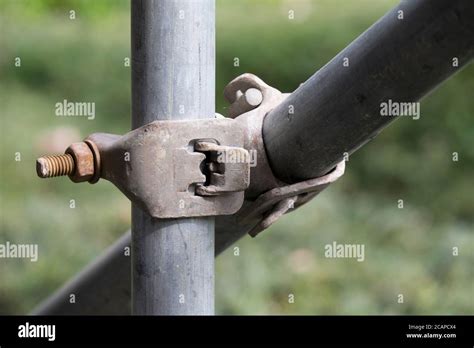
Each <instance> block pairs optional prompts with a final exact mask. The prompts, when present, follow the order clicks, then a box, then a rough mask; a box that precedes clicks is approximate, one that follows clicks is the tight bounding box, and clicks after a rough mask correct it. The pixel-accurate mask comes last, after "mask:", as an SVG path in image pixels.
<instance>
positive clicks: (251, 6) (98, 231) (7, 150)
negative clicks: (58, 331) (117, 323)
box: [0, 0, 474, 314]
mask: <svg viewBox="0 0 474 348" xmlns="http://www.w3.org/2000/svg"><path fill="white" fill-rule="evenodd" d="M395 3H396V1H394V0H390V1H380V0H362V1H342V0H337V1H334V0H317V1H316V0H315V1H303V0H295V1H259V2H255V1H249V0H246V1H223V0H221V1H218V2H217V57H216V58H217V93H216V94H217V97H216V104H217V111H218V112H221V113H225V107H226V104H225V102H224V100H223V97H222V92H221V91H222V89H223V87H224V86H225V84H226V83H227V82H229V81H230V80H231V79H233V78H234V77H236V76H238V75H239V74H241V73H244V72H252V73H255V74H257V75H259V76H260V77H261V78H262V79H264V80H265V81H266V82H267V83H269V84H270V85H273V86H275V87H277V88H279V89H280V90H282V91H292V90H294V89H295V88H296V87H297V86H298V85H299V83H301V82H303V81H304V80H305V79H307V78H308V77H309V76H310V75H311V74H312V73H313V72H314V71H316V70H317V69H319V68H320V67H322V66H323V65H324V64H325V63H326V62H327V61H328V60H330V59H331V58H332V57H333V56H334V55H335V54H336V53H337V52H338V51H340V50H341V49H342V48H343V47H345V46H346V45H347V44H348V43H349V42H351V41H352V40H353V39H354V38H356V37H357V36H358V35H359V34H360V33H362V32H363V31H364V30H365V29H366V28H367V27H368V26H369V25H370V24H372V23H373V22H374V21H375V20H376V19H377V18H379V17H380V16H381V15H382V14H383V13H384V12H385V11H386V10H388V9H389V8H390V7H391V6H393V5H394V4H395ZM71 9H73V10H75V11H76V19H75V20H71V19H69V11H70V10H71ZM0 10H1V14H0V23H1V36H0V47H2V52H1V56H0V76H1V84H0V98H1V99H0V103H1V110H2V116H1V122H2V123H1V142H0V144H1V151H0V161H1V174H0V175H1V176H0V187H1V191H0V192H1V196H0V204H1V225H0V226H1V227H0V243H4V242H5V241H7V240H8V241H10V242H12V243H38V244H39V253H40V254H39V260H38V262H36V263H32V262H29V261H26V260H15V259H10V260H8V259H0V313H2V314H13V313H16V314H17V313H26V312H28V311H29V310H31V309H32V308H33V307H34V305H35V304H37V303H38V302H39V301H40V300H41V299H42V298H44V297H45V296H47V295H48V294H49V293H51V292H52V291H53V290H54V289H56V288H57V287H58V286H60V285H61V284H62V283H63V282H64V281H65V280H67V279H68V278H69V277H71V276H73V275H74V274H75V273H77V272H78V271H79V270H80V269H82V268H83V266H84V265H86V264H87V263H88V262H89V261H90V260H92V259H93V258H94V257H96V256H97V255H98V254H99V253H100V251H101V250H103V249H104V248H105V247H106V246H108V245H109V244H110V243H111V242H112V241H113V240H114V239H116V238H117V237H118V236H120V235H121V234H122V233H123V232H124V231H125V230H126V229H127V228H128V226H129V224H130V218H129V203H128V201H127V199H125V198H124V197H123V196H122V194H121V193H119V192H118V190H116V189H115V188H114V187H113V186H112V185H111V184H110V183H108V182H100V183H98V184H97V185H94V186H90V185H88V184H81V185H73V184H71V183H70V182H69V180H68V179H66V178H60V179H57V180H50V181H48V180H43V181H42V180H40V179H38V178H36V175H35V171H34V161H35V159H36V157H38V156H39V155H41V154H43V152H46V150H47V149H48V147H47V146H46V145H45V142H46V140H49V141H51V139H53V138H54V139H56V138H59V140H57V141H56V142H57V143H58V144H63V143H64V144H63V145H55V146H56V147H57V148H58V151H61V150H60V148H61V146H64V145H66V144H67V142H69V141H77V140H80V139H82V138H83V137H84V136H86V135H88V134H90V133H92V132H95V131H106V132H111V133H125V132H126V131H127V130H128V129H129V127H130V68H129V67H127V66H124V59H125V58H126V57H130V44H129V38H130V25H129V4H128V2H127V1H122V0H121V1H111V0H102V1H92V0H74V1H57V0H41V1H12V0H3V1H1V2H0ZM290 10H293V11H294V16H295V19H294V20H289V19H288V14H289V12H288V11H290ZM15 57H20V58H21V67H19V68H18V67H15V66H14V58H15ZM236 57H237V58H239V63H240V66H238V67H236V66H234V58H236ZM473 86H474V67H473V66H469V67H466V68H465V69H464V70H463V71H462V73H460V74H457V75H456V76H454V77H453V78H451V79H450V80H449V81H448V82H446V83H445V84H443V86H442V87H440V88H438V89H437V90H436V91H434V92H433V93H432V94H431V95H430V96H428V97H426V98H425V100H424V101H423V103H422V105H421V118H420V120H417V121H413V120H411V119H408V118H405V119H401V120H399V121H397V122H395V123H394V124H393V125H391V126H390V127H389V128H388V129H387V130H385V131H384V132H383V133H382V134H381V135H380V136H379V137H378V138H377V139H376V140H375V141H374V142H373V143H371V144H368V145H367V146H365V147H364V148H362V149H361V150H359V151H358V152H357V153H355V154H354V155H352V156H351V158H350V160H349V162H348V163H347V165H348V166H347V170H346V174H345V176H344V177H343V179H342V180H341V181H340V182H338V183H337V184H336V185H334V186H333V187H330V188H329V189H327V190H326V191H325V192H323V193H322V194H321V195H320V197H319V198H318V199H317V200H315V201H314V202H312V203H310V204H308V205H307V206H305V207H303V208H302V209H300V210H299V211H297V212H295V213H292V214H291V215H288V216H286V217H285V218H283V219H282V220H281V221H279V222H278V223H277V224H276V225H275V226H274V227H272V228H271V229H270V230H268V231H265V232H264V233H263V234H262V235H260V236H259V237H258V238H256V239H251V238H249V237H246V238H243V239H242V240H240V241H238V242H237V244H236V245H235V246H237V247H238V248H239V256H235V255H234V249H233V247H234V246H233V247H232V248H230V249H229V250H227V251H226V252H225V253H224V254H223V255H221V256H220V257H219V258H218V259H217V265H216V271H217V275H216V301H217V310H218V312H219V313H223V314H240V313H243V314H274V313H278V314H279V313H283V314H378V313H404V314H414V313H417V314H435V313H436V314H440V313H445V314H453V313H459V314H461V313H473V311H474V303H473V297H472V293H473V273H472V272H473V271H472V265H473V264H474V254H473V252H472V250H473V248H474V239H473V236H472V231H473V214H472V212H473V211H474V200H473V198H472V197H473V194H474V190H473V185H472V177H473V174H474V150H473V147H472V140H473V139H474V123H473V122H472V113H473V110H474V99H473V98H472V97H471V95H472V90H473ZM63 99H68V100H81V101H94V102H95V103H96V118H95V120H94V121H88V120H87V119H86V118H61V117H57V116H55V115H54V104H55V103H56V102H60V101H62V100H63ZM68 134H73V136H74V134H75V136H76V137H77V138H75V139H71V138H70V136H67V135H68ZM63 138H66V140H64V139H63ZM17 152H20V153H21V159H22V160H21V161H20V162H17V161H15V160H14V159H15V153H17ZM453 152H457V153H458V154H459V161H458V162H453V161H452V154H453ZM70 199H75V201H76V208H75V209H70V208H69V201H70ZM399 199H403V201H404V208H403V209H399V208H398V207H397V204H398V200H399ZM333 241H336V242H338V243H362V244H365V253H366V255H365V261H364V262H357V261H355V260H353V259H328V258H325V257H324V246H325V245H326V244H330V243H332V242H333ZM453 247H458V248H459V256H453V255H452V248H453ZM290 294H293V295H294V303H289V301H288V296H289V295H290ZM398 294H403V295H404V303H403V304H399V303H397V295H398Z"/></svg>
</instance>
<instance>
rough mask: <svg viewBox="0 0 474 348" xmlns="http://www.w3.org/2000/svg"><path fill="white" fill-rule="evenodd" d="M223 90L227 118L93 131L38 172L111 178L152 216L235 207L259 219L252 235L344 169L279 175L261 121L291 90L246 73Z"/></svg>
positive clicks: (242, 217)
mask: <svg viewBox="0 0 474 348" xmlns="http://www.w3.org/2000/svg"><path fill="white" fill-rule="evenodd" d="M224 96H225V97H226V99H227V100H228V101H229V102H230V103H231V105H230V107H229V110H228V116H229V118H223V117H222V118H221V117H218V118H215V119H200V120H182V121H155V122H152V123H149V124H147V125H145V126H143V127H140V128H137V129H135V130H133V131H131V132H128V133H127V134H125V135H123V136H120V135H114V134H107V133H94V134H92V135H90V136H89V137H87V138H86V139H85V140H84V142H82V143H74V144H72V145H71V146H70V147H69V148H68V149H67V150H66V154H64V155H59V156H45V157H41V158H39V159H38V161H37V172H38V175H39V176H40V177H51V176H58V175H69V177H70V178H71V180H73V181H74V182H81V181H89V182H90V183H95V182H97V181H98V180H99V178H103V179H106V180H109V181H110V182H112V183H113V184H114V185H115V186H117V187H118V188H119V189H120V190H121V191H122V192H123V193H124V194H125V195H126V196H127V197H128V198H129V199H130V200H131V201H132V202H134V203H136V204H137V205H138V206H140V207H141V208H142V209H143V210H144V211H146V212H147V213H149V214H150V215H151V216H152V217H155V218H180V217H199V216H216V215H232V214H236V215H237V216H238V217H239V221H241V222H242V223H247V224H250V225H251V224H253V223H254V222H256V224H255V225H254V227H253V228H252V229H251V230H250V232H249V233H250V235H251V236H256V235H257V234H258V233H259V232H261V231H263V230H264V229H266V228H268V226H270V225H271V224H272V223H274V222H275V221H276V220H278V219H279V218H280V217H281V216H282V215H283V214H285V213H287V212H288V211H290V210H294V209H296V208H298V207H299V206H301V205H303V204H304V203H306V202H308V201H309V200H311V199H312V198H313V197H315V196H316V195H317V194H318V193H319V192H321V191H322V190H323V189H324V188H326V187H327V186H328V185H329V184H330V183H332V182H334V181H335V180H337V179H338V178H339V177H341V176H342V175H343V173H344V166H345V164H344V162H341V163H339V164H338V165H337V166H336V168H335V169H334V170H333V171H331V172H330V173H328V174H326V175H324V176H322V177H319V178H315V179H310V180H306V181H303V182H299V183H296V184H291V185H289V184H287V183H285V182H283V181H281V180H279V179H278V178H276V177H275V176H274V175H273V172H272V169H271V166H270V163H269V160H268V158H267V155H266V150H265V145H264V142H263V135H262V128H263V121H264V118H265V116H266V115H267V114H268V113H269V112H270V111H271V110H272V109H274V108H275V107H276V106H277V105H278V104H280V103H281V102H282V101H283V100H284V99H285V98H286V97H287V96H288V94H284V93H281V92H280V91H278V90H277V89H275V88H273V87H271V86H269V85H267V84H266V83H265V82H263V81H262V80H261V79H259V78H258V77H257V76H255V75H252V74H243V75H241V76H239V77H237V78H236V79H234V80H233V81H231V82H230V83H229V84H228V85H227V86H226V88H225V89H224ZM252 154H256V157H255V156H252ZM252 157H255V158H253V159H252Z"/></svg>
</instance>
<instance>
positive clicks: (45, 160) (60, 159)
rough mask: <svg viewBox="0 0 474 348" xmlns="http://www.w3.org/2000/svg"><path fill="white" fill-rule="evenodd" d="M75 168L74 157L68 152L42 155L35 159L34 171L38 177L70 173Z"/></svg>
mask: <svg viewBox="0 0 474 348" xmlns="http://www.w3.org/2000/svg"><path fill="white" fill-rule="evenodd" d="M74 170H75V163H74V159H73V157H72V156H71V155H70V154H68V153H67V154H64V155H53V156H43V157H40V158H38V159H37V160H36V172H37V173H38V176H39V177H40V178H51V177H53V176H63V175H72V174H73V173H74Z"/></svg>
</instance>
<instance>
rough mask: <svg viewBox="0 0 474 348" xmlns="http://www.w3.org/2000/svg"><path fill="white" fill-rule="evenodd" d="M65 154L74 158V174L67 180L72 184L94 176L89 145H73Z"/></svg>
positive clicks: (92, 157) (92, 156)
mask: <svg viewBox="0 0 474 348" xmlns="http://www.w3.org/2000/svg"><path fill="white" fill-rule="evenodd" d="M66 153H68V154H70V155H71V156H72V157H73V158H74V163H75V166H74V174H72V175H69V178H70V179H71V180H72V181H74V182H82V181H88V180H90V179H91V178H92V177H93V176H94V172H95V171H94V154H93V153H92V150H91V149H90V147H89V145H87V144H86V143H84V142H81V143H73V144H71V145H70V146H69V147H68V148H67V149H66Z"/></svg>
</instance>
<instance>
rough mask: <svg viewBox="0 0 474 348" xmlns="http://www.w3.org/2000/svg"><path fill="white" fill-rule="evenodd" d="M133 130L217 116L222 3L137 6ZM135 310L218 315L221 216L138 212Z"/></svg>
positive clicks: (136, 2)
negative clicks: (217, 221)
mask: <svg viewBox="0 0 474 348" xmlns="http://www.w3.org/2000/svg"><path fill="white" fill-rule="evenodd" d="M131 6H132V8H131V10H132V11H131V13H132V128H137V127H140V126H142V125H144V124H147V123H149V122H152V121H155V120H170V119H197V118H211V117H214V113H215V107H214V103H215V98H214V93H215V3H214V0H194V1H188V0H159V1H158V0H156V1H153V0H132V4H131ZM132 312H133V314H139V315H180V314H197V315H201V314H202V315H207V314H209V315H211V314H214V218H186V219H167V220H158V219H153V218H151V217H150V216H149V215H147V214H145V213H144V212H143V211H141V210H140V209H139V208H138V207H136V206H134V207H133V208H132Z"/></svg>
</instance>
